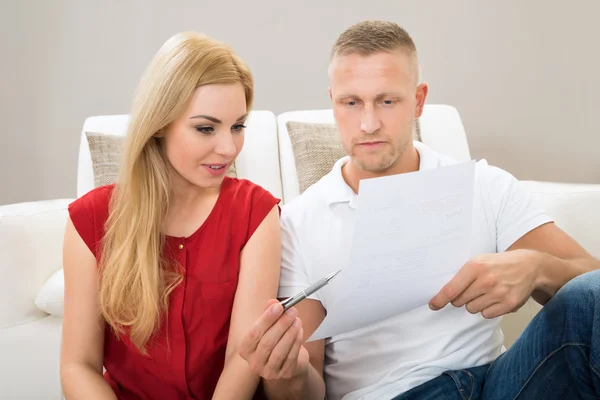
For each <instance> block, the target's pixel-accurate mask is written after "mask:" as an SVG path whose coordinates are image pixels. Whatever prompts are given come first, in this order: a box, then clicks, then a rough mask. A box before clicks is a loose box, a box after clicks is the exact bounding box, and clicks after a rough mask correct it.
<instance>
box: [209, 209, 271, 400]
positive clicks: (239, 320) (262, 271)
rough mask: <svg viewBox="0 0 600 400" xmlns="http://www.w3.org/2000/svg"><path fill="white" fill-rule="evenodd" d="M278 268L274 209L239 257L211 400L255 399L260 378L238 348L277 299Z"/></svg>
mask: <svg viewBox="0 0 600 400" xmlns="http://www.w3.org/2000/svg"><path fill="white" fill-rule="evenodd" d="M280 265H281V234H280V226H279V209H278V207H277V206H276V207H274V208H273V209H272V210H271V212H270V213H269V214H268V215H267V217H266V218H265V219H264V220H263V222H262V223H261V224H260V226H259V227H258V228H257V229H256V231H255V232H254V234H253V235H252V237H251V238H250V240H249V241H248V243H247V244H246V246H245V247H244V250H243V251H242V254H241V261H240V275H239V282H238V288H237V291H236V294H235V301H234V304H233V311H232V315H231V325H230V329H229V338H228V342H227V352H226V358H225V367H224V369H223V372H222V373H221V377H220V378H219V382H218V384H217V388H216V390H215V393H214V395H213V400H224V399H248V400H250V399H252V397H253V396H254V393H255V391H256V389H257V387H258V383H259V382H260V377H259V376H257V375H255V374H252V373H251V372H250V368H249V366H248V363H247V362H246V360H244V359H243V358H242V357H240V355H239V352H238V346H239V343H240V341H241V339H242V337H243V336H244V335H245V334H246V333H247V332H248V330H250V328H251V327H252V326H253V325H254V323H255V321H256V320H257V319H258V317H260V315H261V314H262V313H263V312H264V307H265V304H267V302H268V300H269V299H273V298H276V297H277V288H278V286H279V271H280Z"/></svg>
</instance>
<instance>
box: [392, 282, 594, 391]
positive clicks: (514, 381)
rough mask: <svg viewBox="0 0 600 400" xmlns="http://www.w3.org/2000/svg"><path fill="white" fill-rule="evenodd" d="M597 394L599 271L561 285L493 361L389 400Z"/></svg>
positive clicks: (448, 375) (456, 371) (446, 376)
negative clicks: (521, 332)
mask: <svg viewBox="0 0 600 400" xmlns="http://www.w3.org/2000/svg"><path fill="white" fill-rule="evenodd" d="M417 399H418V400H430V399H431V400H434V399H435V400H467V399H469V400H478V399H481V400H515V399H518V400H538V399H540V400H554V399H556V400H571V399H585V400H588V399H590V400H591V399H600V271H593V272H589V273H587V274H584V275H581V276H579V277H577V278H575V279H573V280H571V281H570V282H569V283H567V284H566V285H565V286H564V287H563V288H561V289H560V290H559V291H558V292H557V293H556V294H555V295H554V297H553V298H552V299H551V300H550V301H549V302H548V303H547V304H546V305H545V306H544V307H543V309H542V310H541V311H540V312H539V313H538V314H537V315H536V316H535V317H534V318H533V320H532V321H531V322H530V324H529V326H528V327H527V328H526V329H525V331H524V332H523V334H522V335H521V336H520V337H519V339H518V340H517V341H516V342H515V343H514V344H513V346H511V347H510V349H508V351H507V352H505V353H504V354H502V355H501V356H500V357H498V359H496V360H495V361H494V362H493V363H491V364H488V365H482V366H476V367H474V368H469V369H465V370H455V371H446V372H444V373H443V374H442V375H440V376H438V377H437V378H434V379H432V380H431V381H429V382H426V383H424V384H422V385H420V386H417V387H415V388H413V389H411V390H409V391H408V392H405V393H403V394H401V395H399V396H396V397H395V398H394V399H393V400H417Z"/></svg>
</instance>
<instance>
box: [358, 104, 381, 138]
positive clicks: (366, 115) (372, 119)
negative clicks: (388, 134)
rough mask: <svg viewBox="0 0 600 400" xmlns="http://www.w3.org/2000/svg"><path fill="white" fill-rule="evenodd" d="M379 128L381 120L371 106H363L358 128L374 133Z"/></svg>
mask: <svg viewBox="0 0 600 400" xmlns="http://www.w3.org/2000/svg"><path fill="white" fill-rule="evenodd" d="M380 128H381V121H380V120H379V117H378V116H377V113H376V112H375V110H374V109H373V107H372V106H367V107H365V108H364V112H363V115H362V118H361V121H360V129H361V130H362V131H363V132H365V133H368V134H371V133H375V132H377V131H378V130H379V129H380Z"/></svg>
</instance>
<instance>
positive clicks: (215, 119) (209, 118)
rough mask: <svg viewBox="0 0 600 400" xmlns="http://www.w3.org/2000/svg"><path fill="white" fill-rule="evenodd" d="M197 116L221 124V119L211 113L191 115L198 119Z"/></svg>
mask: <svg viewBox="0 0 600 400" xmlns="http://www.w3.org/2000/svg"><path fill="white" fill-rule="evenodd" d="M196 118H204V119H207V120H209V121H211V122H214V123H215V124H220V123H221V120H220V119H218V118H215V117H211V116H210V115H203V114H198V115H194V116H193V117H190V119H196Z"/></svg>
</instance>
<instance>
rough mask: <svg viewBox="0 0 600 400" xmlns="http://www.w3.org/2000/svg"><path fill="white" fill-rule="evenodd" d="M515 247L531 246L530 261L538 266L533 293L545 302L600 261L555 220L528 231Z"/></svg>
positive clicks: (596, 267) (510, 249) (511, 247)
mask: <svg viewBox="0 0 600 400" xmlns="http://www.w3.org/2000/svg"><path fill="white" fill-rule="evenodd" d="M508 250H509V251H512V250H530V252H529V257H531V259H532V260H533V262H532V263H531V265H532V266H533V268H535V270H536V273H535V275H536V281H535V283H534V285H535V289H534V291H533V293H532V297H533V298H534V299H535V301H537V302H538V303H540V304H541V305H544V304H546V303H547V302H548V300H550V299H551V298H552V296H554V294H555V293H556V292H558V290H559V289H560V288H561V287H563V286H564V285H565V284H566V283H567V282H569V281H570V280H571V279H573V278H575V277H577V276H579V275H581V274H584V273H586V272H590V271H593V270H596V269H600V261H599V260H597V259H596V258H594V257H592V256H591V255H590V254H589V253H588V252H587V251H586V250H585V249H584V248H583V247H581V246H580V245H579V243H577V242H576V241H575V240H573V239H572V238H571V237H570V236H569V235H567V234H566V233H565V232H564V231H563V230H561V229H560V228H559V227H558V226H556V225H555V224H553V223H548V224H545V225H542V226H540V227H538V228H536V229H534V230H532V231H531V232H529V233H527V234H525V235H524V236H523V237H521V238H520V239H519V240H517V241H516V242H515V243H514V244H513V245H512V246H510V247H509V249H508Z"/></svg>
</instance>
